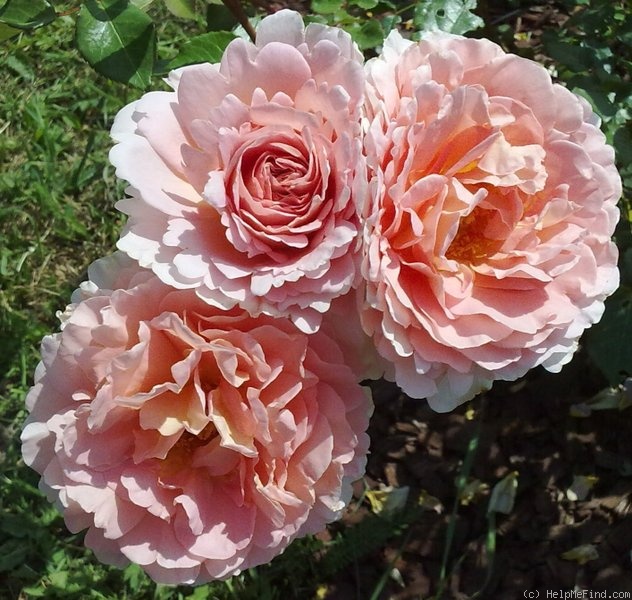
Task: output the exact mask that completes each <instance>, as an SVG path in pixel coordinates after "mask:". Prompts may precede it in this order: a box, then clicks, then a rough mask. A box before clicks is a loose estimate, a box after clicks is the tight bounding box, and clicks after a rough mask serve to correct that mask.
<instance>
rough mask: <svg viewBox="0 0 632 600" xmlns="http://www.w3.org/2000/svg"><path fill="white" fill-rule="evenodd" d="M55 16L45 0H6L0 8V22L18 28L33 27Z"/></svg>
mask: <svg viewBox="0 0 632 600" xmlns="http://www.w3.org/2000/svg"><path fill="white" fill-rule="evenodd" d="M56 17H57V14H56V13H55V9H54V8H53V7H52V6H51V4H50V3H49V2H47V0H8V1H7V2H6V3H5V4H4V6H3V7H2V8H1V9H0V22H1V23H5V24H7V25H10V26H11V27H16V28H18V29H33V28H35V27H40V26H41V25H46V23H50V22H51V21H53V20H54V19H55V18H56Z"/></svg>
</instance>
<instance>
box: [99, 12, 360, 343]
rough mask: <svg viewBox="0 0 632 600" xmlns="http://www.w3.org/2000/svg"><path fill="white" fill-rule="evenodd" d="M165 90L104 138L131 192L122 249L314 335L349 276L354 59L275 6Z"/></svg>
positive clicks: (173, 77) (352, 257)
mask: <svg viewBox="0 0 632 600" xmlns="http://www.w3.org/2000/svg"><path fill="white" fill-rule="evenodd" d="M167 83H168V84H169V85H170V86H171V87H172V88H173V90H174V91H172V92H151V93H149V94H146V95H145V96H143V97H142V98H141V99H140V100H138V101H137V102H134V103H132V104H131V105H129V106H127V107H126V108H124V109H123V110H122V111H121V112H120V113H119V115H118V116H117V118H116V120H115V123H114V126H113V128H112V136H113V138H114V139H115V140H116V141H117V142H118V144H117V145H116V146H115V147H114V148H113V149H112V151H111V153H110V160H111V161H112V163H113V164H114V165H115V166H116V174H117V175H118V176H119V177H120V178H122V179H125V180H127V181H128V182H129V183H130V187H129V188H128V189H127V193H128V194H129V195H130V196H131V197H130V198H127V199H124V200H122V201H121V202H119V203H118V205H117V207H118V208H119V209H120V210H121V211H122V212H124V213H125V214H127V215H129V219H128V222H127V226H126V228H125V230H124V232H123V234H122V236H121V239H120V241H119V243H118V247H119V249H121V250H123V251H124V252H126V253H127V254H128V255H129V256H131V257H133V258H135V259H137V260H138V261H139V262H140V264H141V265H142V266H145V267H150V268H151V269H152V270H153V271H154V272H155V273H156V274H157V275H158V277H159V278H160V279H161V280H162V281H164V282H165V283H168V284H170V285H172V286H174V287H176V288H180V289H185V288H191V289H195V291H196V293H197V294H198V295H199V296H200V297H201V298H203V299H204V300H205V301H206V302H208V303H209V304H211V305H213V306H217V307H221V308H226V309H228V308H231V307H233V306H235V305H239V306H241V307H242V308H245V309H246V310H248V311H249V312H250V313H251V314H252V315H257V314H260V313H265V314H268V315H273V316H289V317H290V318H291V319H292V320H293V321H294V322H295V323H296V324H297V325H298V326H299V327H300V328H301V329H302V330H304V331H307V332H313V331H315V330H317V329H318V327H319V324H320V320H321V315H322V313H324V312H325V311H326V310H327V308H328V307H329V304H330V302H331V300H333V299H334V298H336V297H338V296H340V295H342V294H344V293H346V292H347V291H348V290H349V289H350V288H351V286H352V285H353V284H354V280H355V279H356V278H357V270H358V265H357V252H356V247H357V238H358V228H359V226H358V215H357V210H356V205H355V196H356V195H359V194H361V191H362V189H363V184H364V187H365V186H366V183H365V178H364V172H365V171H364V168H362V152H361V141H360V136H359V132H360V107H361V102H362V94H363V89H364V73H363V67H362V55H361V54H360V53H359V51H358V49H357V47H356V46H355V45H354V43H353V42H352V40H351V38H350V36H349V35H348V34H346V33H345V32H343V31H342V30H340V29H336V28H332V27H325V26H322V25H317V24H313V25H309V26H307V28H305V29H304V27H303V22H302V20H301V17H300V15H299V14H298V13H295V12H292V11H288V10H282V11H280V12H278V13H276V14H274V15H272V16H269V17H267V18H265V19H263V21H261V23H260V25H259V27H258V30H257V42H256V44H252V43H250V42H248V41H245V40H242V39H236V40H234V41H232V42H231V43H230V44H229V45H228V47H227V48H226V51H225V53H224V56H223V58H222V60H221V63H220V64H200V65H194V66H188V67H183V68H181V69H179V70H176V71H174V72H173V73H171V74H170V75H169V77H168V79H167ZM357 172H359V173H361V175H362V179H361V180H360V181H359V182H356V179H357V178H356V173H357Z"/></svg>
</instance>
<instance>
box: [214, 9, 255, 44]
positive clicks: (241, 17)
mask: <svg viewBox="0 0 632 600" xmlns="http://www.w3.org/2000/svg"><path fill="white" fill-rule="evenodd" d="M222 2H223V3H224V6H225V7H226V8H227V9H228V10H229V11H230V12H231V13H233V16H234V17H235V18H236V19H237V21H239V24H240V25H241V26H242V27H243V28H244V29H245V30H246V33H247V34H248V37H250V39H251V40H252V41H253V42H254V41H255V37H256V35H257V34H256V32H255V29H254V27H253V26H252V25H251V24H250V21H249V20H248V15H246V13H245V12H244V9H243V7H242V6H241V2H240V1H239V0H222Z"/></svg>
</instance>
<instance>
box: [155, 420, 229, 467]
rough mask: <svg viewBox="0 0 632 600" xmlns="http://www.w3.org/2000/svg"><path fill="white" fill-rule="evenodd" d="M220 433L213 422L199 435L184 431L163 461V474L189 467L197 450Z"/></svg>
mask: <svg viewBox="0 0 632 600" xmlns="http://www.w3.org/2000/svg"><path fill="white" fill-rule="evenodd" d="M218 435H219V434H218V432H217V429H216V427H215V425H214V424H213V423H209V424H208V425H207V426H206V427H205V428H204V429H202V431H200V433H198V434H197V435H195V434H193V433H191V432H189V431H184V432H183V433H182V435H181V436H180V439H178V441H177V442H176V443H175V444H174V446H173V447H172V448H171V450H169V452H168V453H167V456H165V458H164V460H163V461H162V464H161V467H160V471H161V474H162V475H165V476H168V475H174V474H176V473H178V472H179V471H180V470H182V469H185V468H188V467H189V466H190V465H191V460H192V457H193V453H194V452H195V450H197V449H198V448H200V447H202V446H205V445H206V444H208V443H209V442H210V441H211V440H212V439H213V438H215V437H217V436H218Z"/></svg>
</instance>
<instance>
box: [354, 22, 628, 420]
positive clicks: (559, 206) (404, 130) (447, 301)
mask: <svg viewBox="0 0 632 600" xmlns="http://www.w3.org/2000/svg"><path fill="white" fill-rule="evenodd" d="M366 73H367V80H368V83H367V92H366V94H367V108H366V110H367V115H368V120H369V124H368V126H367V128H368V132H367V135H366V138H365V150H366V154H367V162H368V164H369V168H370V174H371V182H370V194H371V199H370V201H369V202H368V203H367V204H366V206H365V208H364V214H365V217H366V230H365V250H364V258H363V265H362V274H363V278H364V280H365V281H364V284H363V290H362V294H363V298H364V300H365V302H366V305H365V309H364V310H363V314H362V322H363V326H364V329H365V331H366V332H367V333H369V334H370V335H372V336H373V339H374V341H375V344H376V345H377V348H378V350H379V352H380V353H381V354H382V355H383V356H384V357H385V358H387V359H389V360H390V361H391V362H392V363H393V364H394V366H395V371H396V375H395V379H396V381H397V383H398V384H399V385H400V386H401V387H402V388H403V389H404V391H405V392H407V393H408V394H409V395H411V396H413V397H419V398H421V397H427V398H428V401H429V402H430V404H431V406H432V407H433V408H434V409H435V410H438V411H447V410H450V409H452V408H454V407H455V406H456V405H458V404H459V403H461V402H463V401H465V400H467V399H469V398H472V397H473V396H474V395H475V394H477V393H478V392H480V391H481V390H485V389H488V388H489V387H490V386H491V384H492V382H493V381H494V380H496V379H505V380H513V379H515V378H517V377H520V376H522V375H524V374H525V373H526V372H527V371H528V370H529V369H531V368H532V367H535V366H536V365H542V366H544V367H545V368H546V369H548V370H550V371H558V370H559V369H560V368H561V366H562V365H563V364H565V363H567V362H568V361H569V360H570V358H571V356H572V354H573V352H574V351H575V350H576V348H577V342H578V338H579V337H580V335H581V333H582V331H583V330H584V329H585V328H587V327H589V326H590V325H591V324H593V323H595V322H596V321H598V320H599V318H600V317H601V314H602V312H603V301H604V299H605V298H606V297H607V296H608V295H609V294H611V293H612V292H613V291H614V289H615V288H616V287H617V284H618V271H617V268H616V261H617V251H616V247H615V245H614V244H613V243H612V242H611V239H610V238H611V235H612V233H613V231H614V227H615V224H616V222H617V219H618V210H617V208H616V202H617V200H618V198H619V196H620V193H621V183H620V179H619V176H618V174H617V171H616V169H615V166H614V160H613V151H612V149H611V148H610V147H609V146H608V145H606V143H605V141H604V136H603V135H602V133H601V132H600V131H599V129H598V119H597V117H596V116H595V115H594V114H593V113H592V111H591V110H590V108H589V107H588V104H587V103H586V102H585V101H584V100H582V99H581V98H578V97H577V96H575V95H573V94H572V93H571V92H569V91H568V90H566V89H565V88H564V87H562V86H560V85H557V84H554V83H552V81H551V77H550V76H549V74H548V73H547V71H546V70H545V69H544V68H543V67H541V66H539V65H537V64H535V63H533V62H531V61H529V60H526V59H522V58H519V57H518V56H514V55H511V54H506V53H505V52H503V50H502V49H501V48H500V47H499V46H497V45H495V44H493V43H491V42H489V41H486V40H474V39H465V38H462V37H458V36H453V35H447V34H432V35H428V36H427V38H426V39H424V40H422V41H421V42H419V43H412V42H409V41H405V40H404V39H403V38H402V37H401V36H400V35H399V34H397V33H394V34H391V36H390V37H389V38H388V39H387V40H386V43H385V46H384V50H383V52H382V54H381V56H380V57H378V58H377V59H374V60H372V61H369V63H367V66H366Z"/></svg>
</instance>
